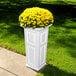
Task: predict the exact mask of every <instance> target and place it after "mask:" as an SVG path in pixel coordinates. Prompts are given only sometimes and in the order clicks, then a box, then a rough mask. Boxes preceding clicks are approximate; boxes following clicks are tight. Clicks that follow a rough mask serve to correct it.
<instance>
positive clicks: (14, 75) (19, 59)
mask: <svg viewBox="0 0 76 76" xmlns="http://www.w3.org/2000/svg"><path fill="white" fill-rule="evenodd" d="M36 74H37V72H35V71H34V70H32V69H30V68H27V67H26V57H25V56H23V55H20V54H17V53H14V52H12V51H9V50H7V49H4V48H2V47H0V76H36Z"/></svg>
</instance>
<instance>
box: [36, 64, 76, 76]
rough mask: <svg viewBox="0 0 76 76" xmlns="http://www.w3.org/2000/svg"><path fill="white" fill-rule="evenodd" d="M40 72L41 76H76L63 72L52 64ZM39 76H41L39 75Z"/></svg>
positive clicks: (75, 75)
mask: <svg viewBox="0 0 76 76" xmlns="http://www.w3.org/2000/svg"><path fill="white" fill-rule="evenodd" d="M40 72H41V74H42V75H40V76H76V74H73V73H68V72H66V71H62V70H60V69H58V68H57V67H55V66H52V65H50V64H47V65H46V66H45V67H44V68H43V69H42V70H41V71H40ZM37 76H39V74H38V75H37Z"/></svg>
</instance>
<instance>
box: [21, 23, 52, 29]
mask: <svg viewBox="0 0 76 76" xmlns="http://www.w3.org/2000/svg"><path fill="white" fill-rule="evenodd" d="M52 25H53V24H50V25H48V26H46V27H45V28H43V27H42V28H35V29H33V28H28V27H27V28H25V27H24V26H22V25H20V27H22V28H25V29H30V30H31V29H33V30H43V29H46V28H49V27H50V26H52Z"/></svg>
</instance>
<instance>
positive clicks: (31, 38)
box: [24, 27, 48, 71]
mask: <svg viewBox="0 0 76 76" xmlns="http://www.w3.org/2000/svg"><path fill="white" fill-rule="evenodd" d="M38 29H39V30H38ZM24 36H25V48H26V66H27V67H30V68H32V69H34V70H36V71H39V70H40V69H41V68H42V67H44V66H45V65H46V52H47V40H48V27H47V28H43V29H41V30H40V28H37V29H32V28H24Z"/></svg>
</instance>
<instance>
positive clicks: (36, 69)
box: [26, 63, 46, 71]
mask: <svg viewBox="0 0 76 76" xmlns="http://www.w3.org/2000/svg"><path fill="white" fill-rule="evenodd" d="M45 65H46V63H44V64H42V66H40V67H38V68H35V67H31V66H30V65H28V64H26V66H27V67H29V68H31V69H33V70H35V71H39V70H40V69H42V68H43V67H44V66H45Z"/></svg>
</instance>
